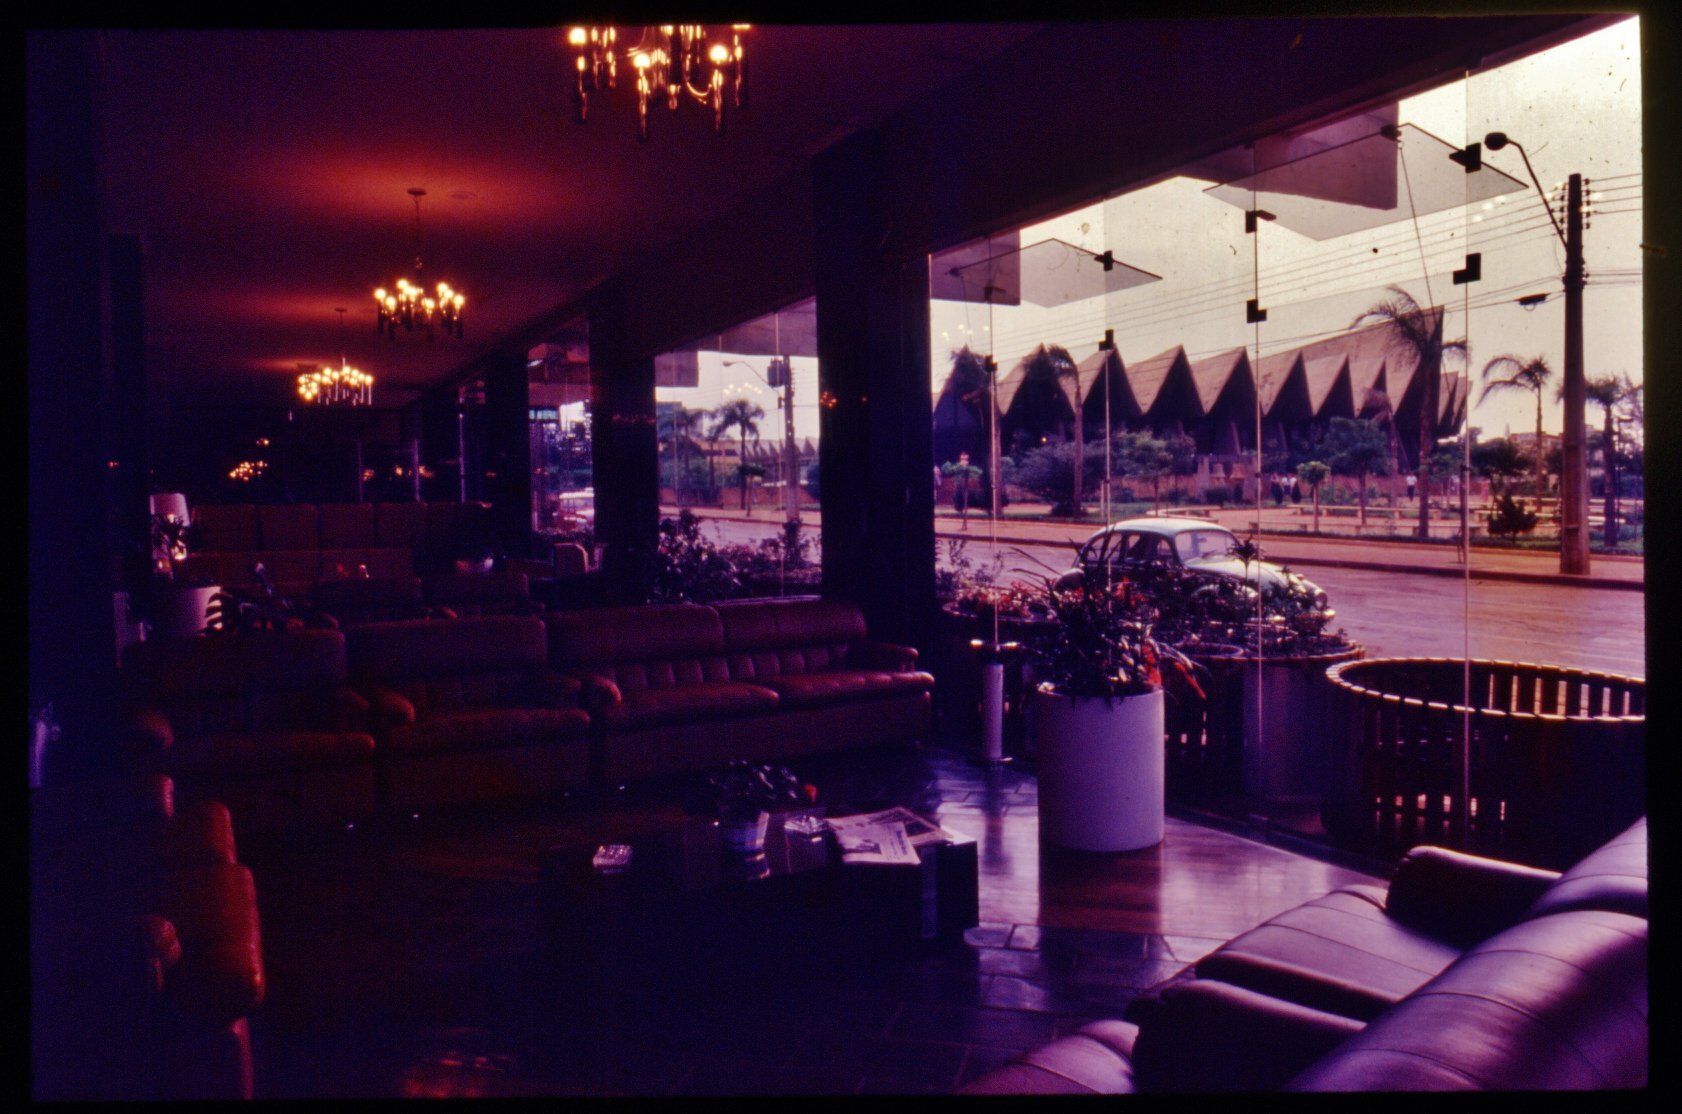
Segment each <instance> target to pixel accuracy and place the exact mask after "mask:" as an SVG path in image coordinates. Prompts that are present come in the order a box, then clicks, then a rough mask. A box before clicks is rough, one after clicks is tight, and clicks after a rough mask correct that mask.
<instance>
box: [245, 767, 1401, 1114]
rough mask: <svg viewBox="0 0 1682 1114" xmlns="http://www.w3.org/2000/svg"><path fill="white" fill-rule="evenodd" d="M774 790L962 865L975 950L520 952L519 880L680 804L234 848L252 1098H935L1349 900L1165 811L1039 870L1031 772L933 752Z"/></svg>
mask: <svg viewBox="0 0 1682 1114" xmlns="http://www.w3.org/2000/svg"><path fill="white" fill-rule="evenodd" d="M795 769H796V772H798V773H800V774H801V776H802V777H804V778H805V779H806V780H809V781H812V782H814V783H815V784H817V785H819V787H820V791H821V793H822V799H823V800H825V801H827V802H832V803H839V802H846V803H847V804H848V805H849V806H853V807H858V808H871V807H878V806H881V805H887V804H905V805H907V806H909V807H912V808H914V809H916V810H918V811H920V812H923V813H924V814H926V815H930V816H933V817H935V818H936V819H937V820H938V822H939V823H941V824H942V825H943V826H945V827H947V828H949V829H951V830H953V831H955V832H958V833H961V834H963V835H966V836H969V837H971V838H974V839H975V840H977V841H978V844H979V847H978V850H979V858H980V910H981V911H980V924H979V925H978V926H977V927H975V928H973V929H970V930H969V931H968V932H967V933H965V938H964V939H963V941H961V942H958V943H955V944H953V945H952V946H948V947H944V948H933V949H916V950H914V951H912V952H910V953H903V954H901V953H895V954H890V955H881V954H877V953H876V952H874V951H868V950H865V951H861V950H860V949H858V948H850V947H848V946H845V945H840V944H836V943H835V942H827V941H794V942H787V941H785V942H784V943H792V944H793V945H794V946H792V947H783V948H769V947H765V946H763V945H764V943H765V942H763V941H761V942H759V946H756V948H755V951H754V953H753V954H754V955H755V956H756V960H755V962H752V963H747V964H743V963H740V962H736V963H732V964H730V965H728V966H727V967H724V966H720V965H719V964H718V963H717V962H716V961H717V960H718V959H719V958H720V957H717V956H713V957H709V956H706V955H689V956H680V958H678V959H677V960H676V961H675V962H674V961H673V956H663V957H661V959H662V962H661V963H659V964H652V963H651V964H650V965H649V967H648V968H647V969H646V970H637V971H625V972H618V973H616V974H617V975H618V976H619V977H617V978H614V979H611V980H610V981H611V982H612V983H613V985H614V986H615V988H616V989H615V990H614V991H613V992H612V993H609V994H589V993H586V992H585V991H584V990H583V989H582V988H581V986H580V985H579V983H578V982H577V981H576V980H574V979H572V978H570V977H568V976H567V975H566V973H565V964H564V962H557V959H558V958H559V959H561V960H563V961H564V959H565V957H564V956H561V957H557V956H556V955H555V954H554V951H553V949H551V948H550V947H549V946H548V944H547V942H546V941H545V940H544V939H543V936H544V933H543V919H542V916H541V910H540V903H539V895H538V888H537V879H538V873H537V872H538V861H539V857H540V853H541V851H542V849H543V848H545V847H547V846H550V845H552V844H553V843H555V842H559V841H561V840H563V839H567V838H578V837H580V836H582V837H583V838H588V839H601V840H608V839H611V838H613V837H615V836H629V835H631V834H634V833H635V832H637V831H639V830H646V829H647V828H648V827H650V826H656V825H659V824H662V823H670V822H672V821H673V819H674V818H675V817H677V816H680V815H681V814H682V810H683V803H684V798H685V791H686V790H687V789H690V788H692V783H681V782H679V783H672V784H667V785H656V786H643V787H637V788H635V789H632V790H627V791H624V792H622V793H619V794H615V795H614V797H613V799H611V800H607V801H595V800H589V799H585V798H569V799H566V800H558V801H532V802H523V803H519V804H509V805H500V806H497V807H495V808H486V809H471V810H458V811H455V812H448V813H446V812H440V813H438V814H436V815H427V816H422V817H420V818H418V819H415V820H412V821H407V822H405V823H403V824H401V825H397V826H395V827H391V828H382V829H376V830H366V829H365V830H362V831H358V832H355V833H333V834H318V835H316V836H313V837H310V838H308V839H305V840H300V839H295V838H294V839H289V840H284V841H268V842H260V841H257V840H255V839H253V840H247V841H246V842H245V844H244V845H242V847H241V857H242V858H243V859H244V860H245V861H247V862H248V863H249V864H250V865H251V867H252V869H253V871H254V873H255V875H256V879H257V888H258V895H259V902H260V904H261V912H262V918H263V919H262V931H263V946H264V956H265V961H266V965H267V971H268V980H269V996H268V1000H267V1001H266V1002H265V1003H264V1005H263V1006H262V1007H261V1009H260V1010H259V1011H258V1013H257V1014H256V1015H254V1017H253V1020H252V1045H253V1051H254V1058H255V1069H256V1090H257V1096H258V1097H259V1098H267V1099H310V1098H328V1099H346V1098H351V1099H354V1098H397V1097H421V1096H431V1097H478V1096H485V1097H490V1096H547V1095H589V1096H712V1095H851V1094H884V1095H886V1094H945V1093H950V1092H951V1091H952V1090H953V1089H954V1088H956V1087H958V1086H959V1085H961V1084H962V1083H963V1082H965V1081H966V1080H968V1079H971V1078H974V1077H975V1076H976V1075H978V1074H980V1073H982V1072H985V1071H987V1070H989V1069H990V1068H992V1067H994V1066H996V1065H998V1064H1000V1063H1003V1062H1004V1061H1005V1060H1007V1059H1009V1058H1010V1057H1011V1056H1013V1055H1015V1054H1017V1053H1018V1052H1021V1051H1023V1050H1025V1049H1028V1048H1031V1047H1034V1046H1036V1045H1039V1044H1042V1043H1044V1042H1045V1041H1047V1040H1050V1039H1052V1038H1053V1037H1055V1036H1058V1035H1060V1034H1062V1033H1064V1032H1067V1031H1069V1030H1071V1029H1073V1028H1076V1027H1078V1026H1079V1025H1081V1024H1083V1023H1084V1022H1086V1021H1087V1020H1089V1019H1093V1018H1098V1017H1109V1016H1116V1015H1118V1014H1120V1013H1121V1012H1122V1011H1124V1010H1125V1009H1126V1007H1127V1005H1128V1003H1129V1002H1130V1001H1131V1000H1132V999H1133V998H1134V997H1136V996H1137V995H1138V994H1140V993H1141V992H1143V991H1145V990H1147V989H1148V988H1150V987H1152V986H1154V985H1156V984H1158V983H1161V982H1163V981H1164V980H1167V979H1171V978H1173V977H1175V976H1176V975H1177V974H1179V973H1180V972H1182V971H1183V970H1184V969H1185V968H1186V966H1187V965H1188V964H1190V963H1192V962H1194V961H1196V960H1197V959H1198V958H1200V957H1201V956H1202V955H1204V954H1206V953H1207V952H1208V951H1209V950H1211V949H1212V948H1214V947H1215V946H1216V945H1217V944H1219V943H1221V942H1222V941H1223V940H1226V939H1228V938H1230V937H1231V936H1233V935H1236V934H1237V933H1238V932H1241V931H1243V930H1244V929H1246V928H1248V927H1250V926H1252V925H1254V924H1256V923H1259V922H1260V921H1262V920H1264V919H1266V918H1267V917H1269V916H1271V915H1273V914H1274V913H1276V912H1279V911H1280V910H1283V909H1285V908H1288V907H1290V906H1291V905H1294V904H1296V903H1298V902H1300V901H1303V900H1306V899H1308V898H1310V897H1314V896H1317V895H1318V894H1321V893H1324V892H1326V891H1327V890H1330V889H1332V888H1335V887H1336V886H1337V885H1340V884H1343V883H1344V882H1347V881H1354V880H1362V879H1365V878H1367V877H1369V873H1363V872H1362V871H1361V869H1359V868H1360V866H1361V865H1362V864H1358V863H1356V864H1340V863H1338V862H1335V861H1332V859H1330V858H1329V857H1327V856H1309V855H1304V854H1300V853H1297V852H1296V851H1294V850H1291V849H1287V848H1283V847H1279V846H1272V845H1269V844H1266V843H1262V842H1258V841H1256V840H1252V839H1248V838H1245V837H1244V836H1243V835H1240V834H1237V833H1234V832H1231V831H1224V830H1221V828H1220V827H1218V826H1215V825H1213V824H1211V823H1209V822H1207V821H1206V818H1204V821H1205V822H1196V821H1194V820H1193V819H1188V818H1186V817H1184V816H1180V815H1175V814H1174V812H1173V811H1172V810H1171V813H1170V819H1169V822H1168V833H1167V838H1166V839H1165V840H1164V842H1163V844H1162V845H1161V846H1160V847H1157V848H1152V849H1149V850H1147V851H1142V852H1133V853H1127V854H1118V855H1093V854H1081V853H1076V852H1060V851H1057V850H1055V849H1042V848H1041V847H1040V846H1039V839H1038V820H1037V807H1036V793H1035V783H1034V779H1033V777H1032V774H1031V772H1030V771H1029V770H1027V769H1026V768H1025V767H1024V766H1019V765H1006V766H1003V767H998V768H988V767H985V766H981V765H978V764H976V763H973V762H971V761H969V760H968V759H967V758H965V757H962V756H960V755H958V754H956V753H954V752H951V751H948V750H943V749H939V748H924V749H919V750H914V751H907V750H898V751H894V752H888V753H868V754H863V755H854V756H849V757H846V758H839V757H838V758H830V759H825V760H822V761H818V762H809V763H804V764H796V765H795ZM681 943H682V942H681V941H673V942H672V946H673V951H674V953H677V952H678V951H679V949H680V948H681ZM772 953H780V954H781V958H770V957H771V955H772ZM760 956H764V957H767V958H765V960H764V962H763V963H761V962H759V961H758V959H757V957H760ZM731 958H734V959H737V960H740V959H741V957H740V956H737V957H731Z"/></svg>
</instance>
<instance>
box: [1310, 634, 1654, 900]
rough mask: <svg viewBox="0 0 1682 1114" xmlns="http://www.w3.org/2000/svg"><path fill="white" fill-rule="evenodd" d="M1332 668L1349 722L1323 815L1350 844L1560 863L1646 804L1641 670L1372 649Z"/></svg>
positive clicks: (1331, 757) (1333, 754) (1334, 756)
mask: <svg viewBox="0 0 1682 1114" xmlns="http://www.w3.org/2000/svg"><path fill="white" fill-rule="evenodd" d="M1326 675H1327V678H1328V679H1329V680H1330V681H1331V683H1332V686H1333V689H1334V690H1335V691H1336V692H1337V694H1338V696H1337V710H1336V711H1335V712H1334V714H1335V715H1337V716H1338V717H1339V718H1340V721H1341V723H1342V724H1343V725H1344V727H1343V731H1342V737H1343V745H1342V746H1334V747H1332V748H1331V750H1330V752H1329V753H1328V769H1327V779H1326V785H1327V790H1326V796H1325V800H1324V803H1323V807H1322V813H1321V815H1322V819H1323V820H1324V822H1325V825H1326V831H1327V833H1328V834H1329V835H1331V836H1333V837H1334V838H1336V839H1338V840H1339V841H1342V842H1347V843H1350V844H1352V845H1355V846H1358V847H1361V848H1363V849H1366V850H1371V851H1374V852H1378V853H1383V854H1395V853H1398V852H1400V851H1403V850H1405V849H1406V848H1408V847H1411V846H1413V845H1415V844H1420V843H1434V844H1438V845H1441V846H1447V847H1455V848H1459V849H1461V850H1465V851H1472V852H1475V853H1479V854H1488V855H1497V856H1500V857H1503V858H1509V859H1515V860H1518V861H1521V862H1529V863H1533V864H1535V865H1539V866H1550V867H1555V868H1560V867H1564V866H1566V865H1569V864H1570V863H1571V862H1573V861H1575V860H1576V859H1577V858H1580V857H1581V856H1582V855H1583V854H1586V853H1587V852H1588V851H1590V850H1593V849H1594V847H1596V846H1598V845H1599V844H1600V843H1602V842H1604V841H1605V840H1606V839H1609V838H1611V837H1612V836H1613V835H1616V834H1617V833H1618V832H1619V831H1622V830H1623V829H1624V828H1625V827H1627V826H1628V825H1629V824H1630V823H1632V822H1633V821H1634V820H1635V819H1636V818H1637V817H1638V816H1640V815H1642V814H1643V813H1644V812H1645V809H1646V797H1645V790H1646V755H1645V746H1646V727H1647V722H1646V700H1647V685H1646V682H1645V681H1644V680H1642V679H1640V678H1635V677H1623V676H1618V675H1616V674H1611V673H1600V672H1594V671H1591V670H1582V669H1570V668H1565V667H1560V666H1550V665H1532V664H1524V663H1517V662H1505V661H1488V660H1473V661H1471V662H1466V661H1464V660H1462V659H1458V658H1369V659H1366V660H1362V661H1351V662H1345V663H1343V664H1341V665H1336V666H1333V667H1332V668H1331V669H1329V670H1328V671H1327V674H1326ZM1468 747H1469V752H1468ZM1463 755H1464V757H1463ZM1463 785H1464V787H1465V790H1466V791H1465V792H1463ZM1462 799H1464V801H1465V802H1466V806H1465V807H1462Z"/></svg>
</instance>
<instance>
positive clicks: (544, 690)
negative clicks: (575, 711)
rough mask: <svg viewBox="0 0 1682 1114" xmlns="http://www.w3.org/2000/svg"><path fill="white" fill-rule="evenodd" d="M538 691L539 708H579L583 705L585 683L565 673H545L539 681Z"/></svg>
mask: <svg viewBox="0 0 1682 1114" xmlns="http://www.w3.org/2000/svg"><path fill="white" fill-rule="evenodd" d="M536 690H537V691H536V694H535V695H536V698H537V703H538V705H539V707H543V708H577V707H580V706H582V703H583V690H584V685H583V683H582V682H580V681H579V679H578V678H577V677H572V676H569V675H567V674H565V673H547V672H546V673H544V674H543V675H542V676H541V677H539V678H538V679H537V684H536Z"/></svg>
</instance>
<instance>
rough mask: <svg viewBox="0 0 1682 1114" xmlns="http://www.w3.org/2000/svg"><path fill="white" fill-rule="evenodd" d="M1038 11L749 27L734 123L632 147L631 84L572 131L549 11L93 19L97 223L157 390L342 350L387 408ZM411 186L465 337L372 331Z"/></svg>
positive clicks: (262, 371)
mask: <svg viewBox="0 0 1682 1114" xmlns="http://www.w3.org/2000/svg"><path fill="white" fill-rule="evenodd" d="M1036 26H1037V25H1032V24H1016V23H979V24H939V25H916V24H890V25H872V26H760V27H754V28H753V29H752V30H751V31H750V32H749V33H748V38H747V44H748V45H747V49H748V62H749V67H750V68H749V75H750V77H749V80H750V84H749V104H748V106H747V108H745V109H744V110H742V111H740V112H736V111H734V110H731V111H729V112H728V113H727V122H726V131H725V133H724V134H723V135H716V134H714V132H713V129H712V121H711V114H710V112H708V111H707V110H706V109H705V108H704V107H702V106H700V105H697V104H692V103H691V104H685V105H684V106H683V107H681V108H680V109H679V111H677V112H675V113H673V112H667V111H666V110H665V109H664V108H663V107H660V106H656V107H655V108H654V109H652V110H651V111H652V113H653V119H652V124H651V131H652V136H651V139H650V141H649V142H647V143H639V142H638V141H637V136H636V123H635V117H636V112H635V103H634V98H633V97H632V95H631V93H630V90H629V88H627V86H626V84H625V83H623V82H622V83H621V85H620V87H619V88H618V89H617V90H615V91H613V92H611V93H608V94H606V95H605V99H601V98H597V99H593V101H592V106H591V112H590V118H589V121H588V122H587V123H585V124H579V123H577V122H576V121H575V120H574V112H573V106H572V100H571V88H572V73H573V69H572V66H573V59H572V53H571V51H570V49H569V48H568V47H567V45H566V42H565V30H564V28H562V27H558V26H557V27H552V28H539V29H500V30H485V31H463V30H447V31H446V30H432V31H427V30H413V31H358V30H333V31H305V30H230V31H197V30H138V31H132V30H121V31H107V32H103V33H102V35H101V38H102V64H103V73H104V79H105V86H104V88H103V90H102V94H103V98H104V105H103V111H104V119H103V128H104V143H105V148H106V172H107V190H108V194H107V199H106V206H107V224H108V225H109V227H110V228H111V229H112V230H113V231H115V232H127V233H137V234H138V235H139V236H140V237H141V244H142V250H143V252H144V258H145V264H144V266H145V282H146V288H145V289H146V293H145V301H146V325H145V329H146V345H147V349H146V366H147V373H148V377H149V382H150V383H151V385H152V389H154V390H162V391H165V392H169V391H174V390H181V389H188V390H190V391H191V392H192V393H193V394H194V395H196V396H198V397H201V398H205V399H207V400H211V401H216V402H228V401H245V402H252V403H262V404H267V405H284V403H285V402H286V400H287V399H288V398H290V397H291V391H292V387H293V384H294V383H295V381H296V377H297V374H298V365H300V364H323V363H337V362H338V358H339V357H340V355H341V354H342V355H343V356H345V357H346V358H347V359H348V360H349V362H350V363H351V364H352V365H354V366H357V367H360V368H362V369H363V370H364V371H368V372H371V373H373V374H374V375H375V377H376V379H377V384H378V385H377V388H376V394H375V403H376V405H377V406H380V407H389V406H399V405H402V404H404V403H406V402H408V401H410V400H411V399H412V398H414V397H415V392H416V391H418V390H419V389H421V388H423V387H426V386H428V385H432V384H436V383H440V382H445V381H448V380H450V379H452V378H454V377H456V376H458V375H460V374H461V373H462V372H463V371H464V370H466V369H467V367H468V366H469V365H470V364H471V363H472V362H473V361H474V360H475V359H476V358H478V357H480V356H482V355H483V354H485V353H486V352H487V351H489V350H491V349H493V348H497V347H500V346H501V345H502V344H503V343H505V342H507V341H508V340H511V339H515V340H520V341H521V342H522V343H528V344H529V343H535V342H536V341H537V340H540V339H543V338H542V337H541V336H539V335H533V333H534V329H536V328H537V326H538V325H540V324H541V323H542V322H545V321H547V320H553V317H554V312H555V310H556V309H557V307H562V306H565V305H567V304H570V303H572V302H574V301H575V300H576V299H577V298H579V297H580V296H581V295H582V294H583V293H584V292H586V291H587V290H588V289H589V288H590V287H591V286H592V285H593V284H594V283H596V282H598V281H599V280H601V279H602V278H604V277H606V276H608V275H611V274H612V273H614V272H615V271H617V270H618V269H619V268H620V267H621V266H622V265H623V264H624V263H625V262H626V261H627V260H628V259H630V258H631V257H632V256H633V255H635V254H636V253H640V252H646V251H649V250H651V249H655V248H658V247H660V246H661V245H662V244H664V243H667V242H669V241H671V240H673V239H675V238H676V237H678V236H680V235H681V234H682V233H684V232H685V231H686V230H688V229H691V228H693V227H695V226H696V225H698V224H700V223H703V222H705V221H707V220H709V219H711V218H713V217H716V216H719V215H721V214H723V213H725V212H727V211H729V210H730V209H731V208H733V207H734V206H736V205H737V204H739V203H740V202H741V200H742V199H743V198H744V197H747V196H749V195H751V194H753V193H755V192H758V191H762V190H764V189H765V188H767V187H769V186H771V185H772V184H773V183H775V182H777V181H778V180H780V179H782V178H783V177H784V176H785V175H787V174H790V173H791V172H793V171H795V170H796V169H797V168H798V167H799V166H800V165H801V164H802V163H803V162H804V161H805V160H807V159H808V158H810V157H811V156H812V155H813V154H814V153H816V152H817V151H819V150H821V149H822V148H824V147H826V146H828V145H830V144H832V143H834V142H836V141H837V140H839V139H841V138H843V137H845V136H846V135H848V134H850V133H851V132H853V131H856V130H858V129H861V128H865V127H868V126H871V125H873V124H876V123H879V122H880V121H882V120H883V119H885V118H887V117H888V116H890V115H892V114H893V113H894V112H896V111H898V110H899V109H901V108H903V107H905V106H907V105H908V104H910V103H912V102H914V101H916V100H918V99H920V98H922V97H923V96H925V95H927V94H928V93H930V92H931V91H933V90H935V89H937V88H939V87H940V86H943V85H945V84H947V83H948V82H951V81H953V80H955V79H957V78H959V77H960V76H962V75H963V74H964V73H965V72H966V71H968V70H969V69H971V68H973V67H975V66H977V65H979V64H981V63H982V62H984V61H986V60H987V59H989V58H991V57H993V56H994V55H996V54H997V53H999V52H1001V51H1004V50H1006V49H1008V48H1010V47H1011V46H1013V45H1014V44H1017V43H1019V42H1021V41H1022V40H1023V39H1024V38H1026V37H1027V36H1029V35H1031V34H1032V33H1033V32H1034V30H1035V29H1036ZM413 188H420V189H424V190H425V191H426V194H425V196H424V198H422V200H421V205H420V222H419V248H420V255H421V257H422V258H423V259H424V261H425V274H426V275H427V276H428V277H429V279H430V280H432V281H436V280H438V279H443V280H446V281H448V282H450V283H451V284H452V285H454V286H455V287H457V288H458V289H460V290H462V291H464V292H465V294H466V296H467V299H468V302H467V307H466V314H465V317H464V323H465V336H464V337H463V338H462V339H461V340H456V339H454V338H445V337H444V336H442V335H440V336H439V338H438V339H437V340H436V341H433V342H430V343H429V342H428V341H426V340H425V339H424V338H423V335H422V334H419V333H416V334H413V335H404V336H401V337H399V338H398V339H397V340H396V341H394V342H393V341H388V340H386V339H384V338H382V337H379V336H377V335H376V329H375V322H376V312H375V306H374V301H373V297H372V291H373V289H374V288H375V287H376V286H380V285H390V284H391V283H392V282H393V281H394V280H395V279H396V278H397V277H398V276H399V275H400V274H406V273H408V268H409V267H410V266H411V264H412V261H413V259H414V257H415V254H416V220H415V216H416V214H415V206H414V201H413V199H412V198H411V197H410V195H409V192H408V191H409V190H411V189H413ZM339 307H343V308H344V309H345V310H346V312H345V313H344V314H343V317H342V325H341V317H340V315H339V314H338V313H336V309H337V308H339Z"/></svg>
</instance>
